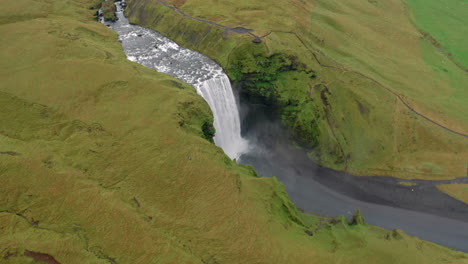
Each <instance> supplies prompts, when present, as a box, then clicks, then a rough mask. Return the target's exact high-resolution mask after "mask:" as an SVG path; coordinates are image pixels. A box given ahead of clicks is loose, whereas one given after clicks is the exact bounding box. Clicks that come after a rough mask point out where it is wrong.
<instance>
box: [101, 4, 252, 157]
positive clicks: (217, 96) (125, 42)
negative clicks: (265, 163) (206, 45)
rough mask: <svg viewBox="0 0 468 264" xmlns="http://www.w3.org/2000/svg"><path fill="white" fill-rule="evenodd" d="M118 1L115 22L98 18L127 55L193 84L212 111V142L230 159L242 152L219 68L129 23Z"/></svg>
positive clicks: (231, 101) (233, 108)
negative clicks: (113, 35)
mask: <svg viewBox="0 0 468 264" xmlns="http://www.w3.org/2000/svg"><path fill="white" fill-rule="evenodd" d="M121 3H125V1H122V2H121ZM121 3H116V6H117V13H116V14H117V18H118V20H117V21H116V22H106V21H104V20H103V19H102V17H101V22H102V23H103V24H105V25H107V26H108V27H110V28H112V29H113V30H114V31H115V32H117V33H118V34H119V41H120V42H121V43H122V47H123V49H124V51H125V54H126V55H127V58H128V59H129V60H131V61H134V62H137V63H139V64H142V65H144V66H146V67H148V68H152V69H155V70H157V71H159V72H163V73H167V74H169V75H172V76H174V77H176V78H178V79H179V80H181V81H183V82H186V83H188V84H191V85H192V86H194V87H195V89H196V90H197V93H198V94H200V95H201V96H202V97H203V98H204V99H205V101H206V102H207V103H208V105H209V106H210V108H211V111H212V112H213V115H214V124H213V125H214V128H215V129H216V133H215V137H214V141H215V144H216V145H217V146H219V147H221V148H222V149H223V150H224V152H225V153H226V154H227V155H228V156H229V157H230V158H231V159H235V158H238V157H239V156H240V155H241V154H242V153H244V152H246V150H247V147H248V143H247V141H246V140H245V139H243V138H242V136H241V126H240V118H239V109H238V108H237V103H236V98H235V97H234V93H233V91H232V87H231V83H230V82H229V79H228V77H227V76H226V74H225V73H224V72H223V69H222V68H221V67H220V66H219V65H218V64H216V63H215V62H214V61H212V60H211V59H209V58H208V57H206V56H204V55H202V54H200V53H197V52H195V51H192V50H189V49H185V48H182V47H180V46H179V45H177V43H175V42H173V41H172V40H170V39H168V38H166V37H164V36H163V35H161V34H159V33H158V32H156V31H154V30H151V29H147V28H143V27H140V26H137V25H131V24H130V23H129V22H128V19H127V18H126V17H125V16H124V14H123V8H122V6H121ZM99 14H100V15H102V13H101V12H99Z"/></svg>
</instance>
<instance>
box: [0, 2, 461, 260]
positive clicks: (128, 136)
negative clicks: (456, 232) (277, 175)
mask: <svg viewBox="0 0 468 264" xmlns="http://www.w3.org/2000/svg"><path fill="white" fill-rule="evenodd" d="M96 4H97V2H96V1H92V0H75V1H67V2H64V1H59V0H48V1H45V0H44V1H29V0H20V1H15V3H14V4H10V2H1V3H0V8H1V10H3V11H4V12H3V15H2V19H1V21H2V22H1V24H0V35H1V36H2V42H0V78H1V80H2V81H1V82H0V107H1V110H2V111H0V120H1V122H0V244H1V245H2V247H1V249H0V262H1V263H54V264H56V263H62V264H64V263H67V264H68V263H132V264H135V263H145V264H147V263H340V262H346V263H366V262H367V263H457V264H458V263H468V256H467V255H466V254H462V253H458V252H454V251H451V250H449V249H446V248H443V247H440V246H437V245H434V244H432V243H428V242H423V241H420V240H418V239H416V238H413V237H409V236H406V235H405V234H404V233H402V232H399V231H395V232H387V231H385V230H382V229H379V228H376V227H373V226H368V225H363V224H354V225H348V224H347V223H343V222H341V221H339V220H338V221H334V222H330V221H329V220H330V219H326V218H323V219H322V218H318V217H315V216H309V215H302V214H299V213H298V212H297V211H296V209H295V207H294V205H292V204H291V202H290V201H289V199H288V198H287V195H286V194H285V192H284V189H283V187H282V186H281V184H279V183H278V182H277V181H276V180H274V179H266V178H257V177H256V176H255V173H254V172H253V171H252V170H251V169H250V168H248V167H244V166H240V165H237V164H235V163H234V162H232V161H230V160H229V159H228V158H227V157H226V156H225V155H224V154H223V152H222V151H221V150H220V149H219V148H217V147H215V146H214V145H213V144H212V143H211V142H209V141H208V140H206V139H204V138H203V134H202V129H201V127H202V125H203V123H204V122H212V117H211V113H210V111H209V108H208V106H207V105H206V103H205V102H204V101H203V100H202V98H200V97H199V96H198V95H197V94H196V93H195V91H194V90H193V89H192V88H191V87H189V86H187V85H184V84H181V83H180V82H179V81H177V80H175V79H174V78H171V77H169V76H167V75H164V74H159V73H157V72H155V71H151V70H148V69H146V68H144V67H142V66H139V65H137V64H135V63H132V62H129V61H127V60H126V58H125V56H124V54H123V51H122V49H121V47H120V46H119V43H118V42H117V37H116V35H115V34H114V33H113V32H112V31H111V30H109V29H107V28H106V27H105V26H103V25H101V24H99V23H98V22H96V21H94V18H93V16H92V14H93V13H94V12H95V11H96V9H95V8H96ZM305 231H307V233H306V232H305ZM310 234H312V235H313V236H311V235H310Z"/></svg>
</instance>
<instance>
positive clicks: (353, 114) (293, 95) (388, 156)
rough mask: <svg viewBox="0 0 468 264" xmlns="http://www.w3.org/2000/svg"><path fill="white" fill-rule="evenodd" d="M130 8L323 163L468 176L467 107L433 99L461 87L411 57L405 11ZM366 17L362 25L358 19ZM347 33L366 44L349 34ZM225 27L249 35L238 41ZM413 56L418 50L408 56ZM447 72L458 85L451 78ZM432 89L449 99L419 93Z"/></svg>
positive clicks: (278, 5)
mask: <svg viewBox="0 0 468 264" xmlns="http://www.w3.org/2000/svg"><path fill="white" fill-rule="evenodd" d="M128 3H129V8H128V9H127V15H128V16H129V17H130V20H131V21H132V22H133V23H138V24H141V25H144V26H147V27H151V28H154V29H155V30H157V31H159V32H161V33H163V34H164V35H166V36H168V37H170V38H171V39H174V40H175V41H176V42H178V43H179V44H181V45H183V46H185V47H188V48H191V49H194V50H197V51H199V52H201V53H203V54H205V55H207V56H209V57H211V58H212V59H214V60H216V61H217V62H218V63H220V64H221V65H222V66H223V68H224V69H226V71H227V73H228V75H229V76H230V78H231V80H232V81H233V82H235V83H238V84H241V85H242V87H243V92H246V93H249V94H250V95H251V96H254V97H257V98H261V100H262V101H263V102H264V103H265V104H267V105H269V106H270V107H272V108H273V109H276V110H278V112H279V114H280V116H281V118H282V120H283V121H284V123H285V124H287V125H288V126H289V127H290V128H291V130H292V131H293V132H294V133H295V134H296V135H297V136H298V138H299V139H300V141H301V143H302V144H303V145H304V146H306V147H309V148H310V156H311V157H312V158H313V159H315V160H316V161H318V162H319V163H320V164H322V165H324V166H328V167H331V168H335V169H340V170H346V171H349V172H351V173H354V174H358V175H371V176H372V175H391V176H396V177H402V178H421V179H444V178H454V177H464V176H466V175H465V174H466V171H465V170H466V168H465V165H464V164H465V161H463V158H462V157H463V156H464V155H465V156H466V155H468V153H467V150H466V149H467V147H468V142H467V140H466V137H465V136H464V135H465V134H466V133H465V132H464V131H465V130H466V128H465V127H464V126H463V124H464V123H465V122H464V119H463V118H464V117H461V116H460V115H459V114H460V112H459V109H460V107H461V108H463V107H464V106H463V105H464V104H463V102H462V101H460V100H459V99H457V97H453V102H454V105H453V106H448V105H447V104H446V103H445V102H444V101H441V100H442V99H441V100H439V99H436V98H441V97H440V94H441V93H450V91H452V92H453V91H454V90H459V87H460V86H461V85H463V83H465V84H466V80H464V81H462V79H457V80H460V82H452V83H450V82H448V81H447V79H446V77H444V76H442V75H440V73H436V72H434V73H433V74H431V73H430V72H431V71H433V70H432V69H431V68H430V66H429V64H428V63H427V58H426V57H427V56H426V55H424V57H423V54H422V53H421V52H429V51H427V50H425V48H424V47H423V46H422V47H421V48H419V47H416V46H411V47H408V45H419V44H418V43H419V40H418V38H417V36H416V35H417V34H419V33H418V31H417V29H416V28H414V27H413V25H412V24H411V23H410V21H409V20H408V19H407V16H406V14H405V13H404V6H403V4H402V3H401V2H399V1H390V2H389V3H386V4H385V5H386V6H376V5H374V4H372V3H370V2H369V3H367V4H362V6H359V8H358V7H356V6H354V7H352V3H350V4H349V6H348V5H335V4H334V3H329V4H325V3H322V2H321V1H319V2H317V3H316V5H315V6H312V5H311V4H310V3H305V2H301V1H292V2H291V3H290V4H287V3H286V2H282V1H280V2H274V1H266V2H262V3H261V4H259V3H250V2H249V3H247V2H245V3H244V2H242V1H227V2H226V3H224V4H220V3H217V2H216V1H197V0H191V1H184V2H177V3H176V2H174V3H173V2H171V1H167V3H166V2H164V1H154V0H130V1H128ZM359 5H361V4H359ZM175 6H177V7H179V9H175ZM384 10H391V13H392V15H393V17H396V18H395V19H396V20H395V21H398V24H397V25H396V26H395V27H394V29H395V34H398V35H399V36H400V37H399V38H398V39H386V38H387V37H388V36H387V35H388V34H387V35H385V34H383V33H381V32H380V31H382V32H386V31H388V30H390V28H388V25H387V24H385V23H383V22H382V19H381V17H382V16H384V14H385V12H384ZM331 13H333V14H335V16H334V17H333V18H332V17H331ZM293 14H294V15H293ZM311 14H312V16H311ZM359 14H361V15H359ZM362 14H365V15H366V17H367V19H368V20H365V21H363V20H361V19H360V17H362ZM345 15H346V16H345ZM385 16H387V15H385ZM260 18H261V19H260ZM280 18H281V19H280ZM345 18H346V21H347V23H344V19H345ZM351 25H355V26H356V28H358V29H359V30H361V33H363V32H366V34H368V35H366V34H354V30H355V29H354V28H352V27H351ZM226 27H229V28H231V29H234V28H238V27H243V28H248V29H252V31H251V32H247V33H246V32H243V33H236V32H235V31H232V30H227V29H226ZM327 28H329V29H328V31H327ZM370 30H380V31H379V32H378V33H376V34H375V36H376V39H375V40H374V39H372V40H369V39H368V36H370V35H369V31H370ZM348 31H349V32H348ZM241 32H242V31H241ZM330 32H334V33H335V35H333V36H332V35H330ZM347 32H348V33H347ZM350 34H354V35H353V37H349V36H348V35H350ZM259 39H261V41H259ZM383 42H388V43H393V45H394V46H393V53H392V54H393V55H391V54H390V55H391V56H388V57H386V56H381V55H379V54H386V53H379V52H380V50H379V49H375V47H374V46H373V45H374V44H375V45H377V44H378V43H383ZM405 45H406V46H405ZM423 45H424V44H423ZM363 49H365V50H363ZM382 49H383V50H382V52H384V51H385V49H387V46H386V45H385V46H382ZM408 49H415V50H418V51H417V52H416V51H415V52H413V53H412V55H411V56H410V55H408V52H409V51H408ZM418 52H419V53H418ZM430 52H432V51H430ZM404 54H407V55H404ZM431 54H432V53H431ZM432 55H434V54H432ZM432 55H431V56H432ZM408 56H409V57H408ZM428 56H429V55H428ZM434 56H437V54H435V55H434ZM394 58H400V61H401V62H398V61H395V59H394ZM403 58H404V59H403ZM390 60H391V61H393V62H392V63H389V61H390ZM407 60H411V61H412V64H407V63H406V61H407ZM398 70H400V71H399V72H398ZM450 71H453V72H452V73H451V74H456V75H457V76H458V75H460V74H463V73H460V69H458V68H456V67H451V68H450ZM405 72H406V73H405ZM410 73H411V74H410ZM460 76H462V75H460ZM457 78H458V77H457ZM460 78H462V77H460ZM414 80H420V81H419V83H418V82H415V81H414ZM431 83H432V84H434V83H438V85H439V87H441V89H444V91H441V90H439V91H435V90H433V89H424V88H423V87H428V85H431ZM429 94H433V96H429ZM437 94H439V95H437ZM444 100H445V99H444ZM457 109H458V110H457ZM460 154H462V155H460Z"/></svg>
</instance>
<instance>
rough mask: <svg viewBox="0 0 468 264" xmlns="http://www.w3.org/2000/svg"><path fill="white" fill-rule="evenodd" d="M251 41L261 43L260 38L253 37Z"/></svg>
mask: <svg viewBox="0 0 468 264" xmlns="http://www.w3.org/2000/svg"><path fill="white" fill-rule="evenodd" d="M252 42H253V43H257V44H258V43H262V40H261V39H260V38H255V39H254V40H252Z"/></svg>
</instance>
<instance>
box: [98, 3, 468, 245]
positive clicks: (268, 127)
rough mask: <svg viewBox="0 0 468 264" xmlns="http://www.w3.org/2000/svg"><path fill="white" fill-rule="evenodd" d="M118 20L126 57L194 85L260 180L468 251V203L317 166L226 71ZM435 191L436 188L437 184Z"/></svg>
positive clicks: (304, 200)
mask: <svg viewBox="0 0 468 264" xmlns="http://www.w3.org/2000/svg"><path fill="white" fill-rule="evenodd" d="M117 7H118V11H117V17H118V20H117V21H116V22H114V23H112V22H104V21H102V22H103V23H104V24H105V25H107V26H109V27H110V28H112V29H113V30H114V31H115V32H117V33H118V34H119V42H121V44H122V46H123V49H124V51H125V54H126V55H127V58H128V59H129V60H131V61H134V62H137V63H139V64H142V65H144V66H146V67H148V68H152V69H155V70H157V71H159V72H163V73H167V74H169V75H172V76H174V77H176V78H178V79H179V80H181V81H183V82H186V83H188V84H190V85H192V86H193V87H194V88H195V89H196V91H197V93H198V94H200V95H201V96H202V97H203V98H204V99H205V100H206V101H207V103H208V105H209V106H210V108H211V110H212V112H213V115H214V127H215V128H216V135H215V138H214V141H215V144H216V145H217V146H219V147H221V148H222V149H223V150H224V152H225V153H226V154H227V155H228V156H229V157H230V158H232V159H234V158H237V159H238V161H239V162H240V163H244V164H250V165H252V166H253V167H254V168H255V169H256V171H257V172H258V173H259V174H260V175H261V176H267V177H271V176H276V177H277V178H278V179H279V180H280V181H281V182H282V183H283V184H284V185H285V187H286V190H287V192H288V194H289V196H290V198H291V200H292V201H293V202H294V203H295V204H296V206H298V207H299V208H302V209H304V210H305V211H306V212H309V213H314V214H320V215H329V216H338V215H345V216H350V215H351V214H352V213H353V212H354V211H356V209H361V210H362V213H363V215H364V217H365V219H366V221H367V222H368V223H370V224H373V225H377V226H380V227H383V228H386V229H394V228H398V229H403V230H404V231H405V232H407V233H408V234H410V235H414V236H418V237H420V238H422V239H425V240H428V241H432V242H435V243H438V244H441V245H444V246H447V247H450V248H453V249H457V250H461V251H465V252H468V206H467V205H465V204H463V203H461V202H459V201H456V200H455V199H453V198H450V197H449V196H447V195H445V194H442V193H440V192H438V191H437V190H436V189H435V187H434V186H433V185H425V184H424V183H421V184H420V185H419V186H416V187H413V188H411V187H407V186H399V185H397V184H396V180H393V179H392V178H385V179H382V178H380V177H376V178H373V177H371V178H372V179H369V178H368V177H355V176H352V175H348V174H345V173H341V172H336V171H333V170H328V169H324V168H320V167H318V166H316V165H315V164H314V163H313V162H311V161H310V160H309V159H308V158H307V155H306V153H305V152H304V151H303V150H300V149H297V148H294V147H292V146H291V144H290V142H289V141H288V140H287V137H288V135H287V132H286V131H285V130H284V129H283V128H282V127H281V126H280V125H279V122H278V121H277V120H271V119H270V117H269V115H268V113H267V112H268V111H267V110H264V109H261V108H258V109H257V108H256V107H255V106H252V105H249V104H248V103H245V104H241V105H242V109H241V110H242V112H243V113H244V114H245V116H247V117H248V118H246V119H245V120H244V122H242V125H243V126H244V127H243V128H242V130H243V134H244V137H242V136H241V132H242V131H241V118H240V113H239V107H238V105H237V103H236V98H235V96H234V92H233V89H232V87H231V84H230V82H229V79H228V77H227V76H226V74H225V73H224V72H223V69H222V68H221V67H220V66H219V65H217V64H216V63H215V62H214V61H212V60H211V59H209V58H207V57H206V56H204V55H202V54H199V53H197V52H194V51H191V50H188V49H185V48H182V47H180V46H179V45H177V44H176V43H175V42H173V41H171V40H170V39H168V38H166V37H164V36H163V35H161V34H159V33H157V32H155V31H153V30H151V29H147V28H143V27H140V26H137V25H131V24H129V22H128V20H127V19H126V18H125V16H124V14H123V11H122V8H121V7H120V5H117ZM431 186H432V187H431Z"/></svg>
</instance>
